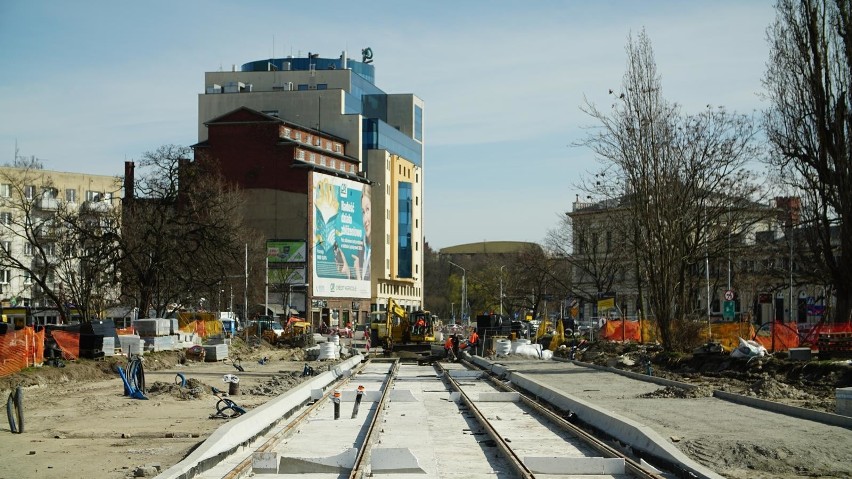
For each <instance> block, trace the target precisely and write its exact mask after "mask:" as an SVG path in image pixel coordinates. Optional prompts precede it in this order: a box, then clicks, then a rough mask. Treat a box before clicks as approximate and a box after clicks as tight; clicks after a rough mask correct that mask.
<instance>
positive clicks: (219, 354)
mask: <svg viewBox="0 0 852 479" xmlns="http://www.w3.org/2000/svg"><path fill="white" fill-rule="evenodd" d="M227 357H228V345H227V344H209V345H206V346H204V361H205V362H208V363H212V362H216V361H221V360H223V359H225V358H227Z"/></svg>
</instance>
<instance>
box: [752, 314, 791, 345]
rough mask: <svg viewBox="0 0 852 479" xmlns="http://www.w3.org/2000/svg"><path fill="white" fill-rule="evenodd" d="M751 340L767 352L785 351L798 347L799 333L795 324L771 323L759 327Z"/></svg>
mask: <svg viewBox="0 0 852 479" xmlns="http://www.w3.org/2000/svg"><path fill="white" fill-rule="evenodd" d="M753 340H754V341H757V342H758V343H760V345H761V346H763V347H764V348H766V350H767V351H770V352H772V351H786V350H788V349H790V348H798V347H799V331H798V330H797V329H796V325H795V324H786V323H781V322H779V321H773V322H772V323H767V324H764V325H763V326H761V327H760V329H758V330H757V333H755V334H754V339H753Z"/></svg>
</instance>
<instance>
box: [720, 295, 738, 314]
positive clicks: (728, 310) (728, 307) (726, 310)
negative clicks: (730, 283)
mask: <svg viewBox="0 0 852 479" xmlns="http://www.w3.org/2000/svg"><path fill="white" fill-rule="evenodd" d="M725 296H727V294H726V295H725ZM735 304H736V303H734V302H733V301H725V302H724V304H723V309H722V317H723V318H725V319H734V316H735V314H736V313H735V311H734V305H735Z"/></svg>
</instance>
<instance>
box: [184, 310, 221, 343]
mask: <svg viewBox="0 0 852 479" xmlns="http://www.w3.org/2000/svg"><path fill="white" fill-rule="evenodd" d="M177 317H178V328H179V329H180V330H181V331H183V332H185V333H195V334H197V335H199V336H200V337H202V338H208V337H210V336H216V335H221V334H222V331H223V330H222V322H221V321H219V318H217V317H216V315H215V314H213V313H206V312H179V313H178V314H177Z"/></svg>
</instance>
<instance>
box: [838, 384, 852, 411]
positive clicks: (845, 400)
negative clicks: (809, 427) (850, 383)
mask: <svg viewBox="0 0 852 479" xmlns="http://www.w3.org/2000/svg"><path fill="white" fill-rule="evenodd" d="M834 394H835V397H836V398H837V414H840V415H843V416H852V387H850V388H837V389H835V390H834Z"/></svg>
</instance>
